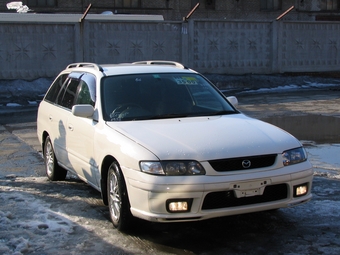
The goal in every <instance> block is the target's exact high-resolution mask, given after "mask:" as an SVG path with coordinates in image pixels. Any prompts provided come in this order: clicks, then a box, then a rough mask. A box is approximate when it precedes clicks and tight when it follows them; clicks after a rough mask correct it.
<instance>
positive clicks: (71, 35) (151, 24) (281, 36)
mask: <svg viewBox="0 0 340 255" xmlns="http://www.w3.org/2000/svg"><path fill="white" fill-rule="evenodd" d="M33 16H34V17H33ZM33 16H29V15H26V16H25V15H23V16H21V15H20V17H22V18H21V20H19V19H16V20H15V21H13V20H10V17H8V18H7V19H5V18H3V16H2V15H0V35H1V39H0V79H25V80H31V79H36V78H39V77H54V76H55V75H57V74H58V73H59V72H60V70H62V69H63V68H65V67H66V65H68V64H69V63H72V62H80V61H85V62H96V63H99V64H104V63H121V62H132V61H139V60H147V59H165V60H174V61H179V62H182V63H184V64H185V65H187V66H189V67H192V68H193V69H195V70H197V71H200V72H202V73H214V74H249V73H256V74H270V73H282V72H319V71H339V62H340V55H339V54H340V53H339V47H340V31H339V30H340V22H306V21H262V22H260V21H227V20H216V21H207V20H189V21H188V22H169V21H121V20H108V19H105V20H104V19H101V20H98V19H97V18H96V16H91V15H89V16H88V17H87V18H86V19H85V20H84V22H83V23H80V22H79V18H80V17H81V15H79V16H77V15H66V16H65V15H63V16H58V15H52V16H51V15H42V14H40V15H38V14H35V15H33ZM1 17H2V18H1ZM28 17H31V19H30V20H28ZM32 17H33V18H32Z"/></svg>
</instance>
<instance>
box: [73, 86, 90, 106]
mask: <svg viewBox="0 0 340 255" xmlns="http://www.w3.org/2000/svg"><path fill="white" fill-rule="evenodd" d="M94 103H95V102H94V100H93V99H92V98H91V93H90V88H89V86H88V85H87V84H86V83H85V82H84V81H80V84H79V86H78V92H77V99H76V102H75V104H90V105H92V106H94Z"/></svg>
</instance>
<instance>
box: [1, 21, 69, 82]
mask: <svg viewBox="0 0 340 255" xmlns="http://www.w3.org/2000/svg"><path fill="white" fill-rule="evenodd" d="M0 34H1V41H0V44H1V45H0V78H1V79H25V80H30V79H36V78H38V77H53V76H55V75H56V73H58V71H60V70H62V69H63V68H65V66H66V65H67V64H68V63H70V62H73V61H74V56H75V47H74V44H75V28H74V26H73V25H55V24H1V25H0Z"/></svg>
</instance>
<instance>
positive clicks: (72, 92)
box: [58, 78, 79, 109]
mask: <svg viewBox="0 0 340 255" xmlns="http://www.w3.org/2000/svg"><path fill="white" fill-rule="evenodd" d="M78 84H79V80H78V79H72V78H71V79H70V81H69V83H68V84H67V85H66V86H64V88H63V90H64V91H61V93H60V95H59V98H58V101H59V102H58V103H59V104H60V105H61V106H63V107H66V108H68V109H71V108H72V106H73V104H74V99H75V97H76V93H77V87H78Z"/></svg>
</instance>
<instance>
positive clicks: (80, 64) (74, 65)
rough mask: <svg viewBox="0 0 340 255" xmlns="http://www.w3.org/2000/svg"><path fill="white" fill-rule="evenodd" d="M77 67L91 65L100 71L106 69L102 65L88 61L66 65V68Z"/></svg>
mask: <svg viewBox="0 0 340 255" xmlns="http://www.w3.org/2000/svg"><path fill="white" fill-rule="evenodd" d="M76 67H91V68H94V69H96V70H97V71H100V72H103V71H104V69H103V68H102V67H101V66H100V65H98V64H95V63H88V62H80V63H73V64H69V65H68V66H67V67H66V69H69V68H76Z"/></svg>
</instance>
